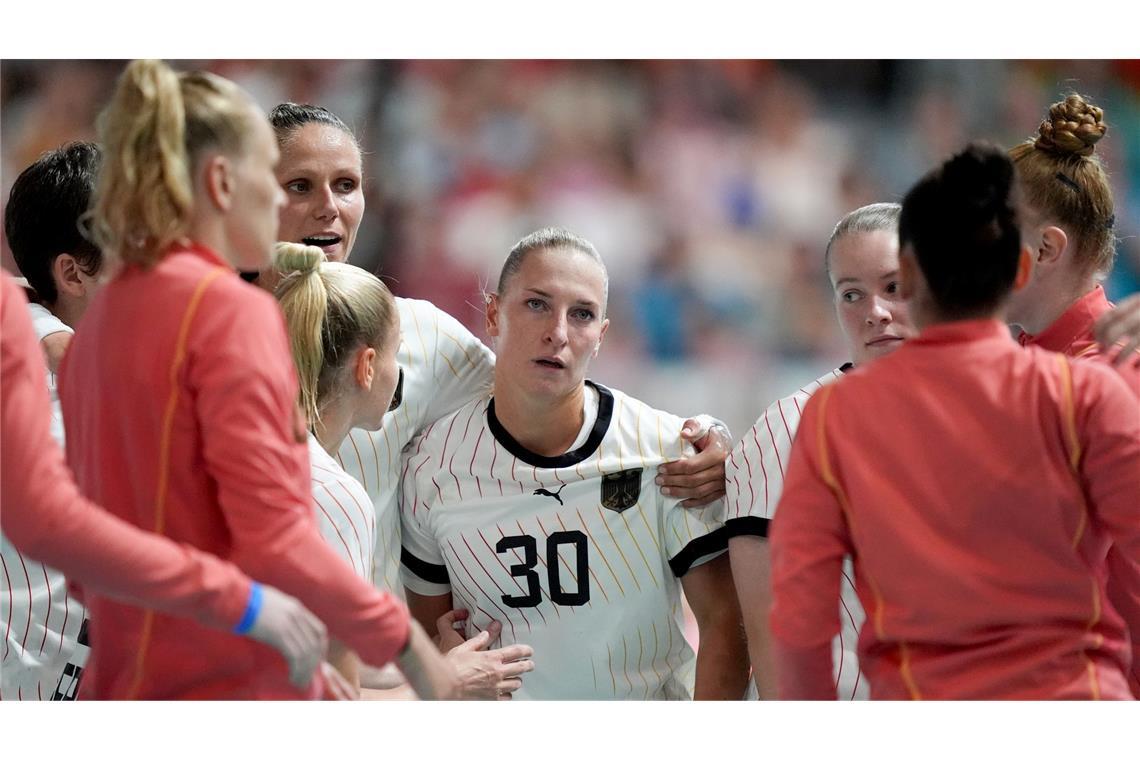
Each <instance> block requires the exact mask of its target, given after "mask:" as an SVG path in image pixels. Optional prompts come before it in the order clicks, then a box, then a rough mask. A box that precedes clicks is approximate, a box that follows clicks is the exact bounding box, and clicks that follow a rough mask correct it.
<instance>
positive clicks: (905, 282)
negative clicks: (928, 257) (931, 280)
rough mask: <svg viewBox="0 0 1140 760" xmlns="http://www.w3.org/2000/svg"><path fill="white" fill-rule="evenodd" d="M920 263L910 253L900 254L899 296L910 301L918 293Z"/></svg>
mask: <svg viewBox="0 0 1140 760" xmlns="http://www.w3.org/2000/svg"><path fill="white" fill-rule="evenodd" d="M920 276H921V275H920V274H919V272H918V262H916V261H915V260H914V256H912V255H911V254H910V253H899V295H900V296H902V297H903V300H905V301H909V300H911V299H913V298H914V296H915V294H916V293H917V292H918V277H920Z"/></svg>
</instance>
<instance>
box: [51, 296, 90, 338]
mask: <svg viewBox="0 0 1140 760" xmlns="http://www.w3.org/2000/svg"><path fill="white" fill-rule="evenodd" d="M47 309H48V311H50V312H51V313H52V314H54V315H55V316H56V317H57V318H58V319H59V321H60V322H63V323H64V324H65V325H67V326H68V327H70V328H72V329H73V330H74V329H75V326H76V325H77V324H79V318H80V317H81V316H83V304H82V303H79V302H77V301H75V300H73V299H71V298H69V297H68V296H65V295H62V294H60V296H59V298H57V299H55V303H53V304H51V305H50V306H48V307H47Z"/></svg>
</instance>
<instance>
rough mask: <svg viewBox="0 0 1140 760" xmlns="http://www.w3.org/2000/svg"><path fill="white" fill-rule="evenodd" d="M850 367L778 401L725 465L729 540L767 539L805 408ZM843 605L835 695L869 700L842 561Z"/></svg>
mask: <svg viewBox="0 0 1140 760" xmlns="http://www.w3.org/2000/svg"><path fill="white" fill-rule="evenodd" d="M850 368H851V365H850V364H845V365H843V367H840V368H839V369H836V370H832V371H831V372H828V373H827V374H826V375H824V376H823V377H821V378H819V379H817V380H814V381H812V382H811V383H809V384H808V385H805V386H804V387H803V388H801V389H799V390H798V391H796V392H795V393H793V394H792V395H790V396H788V397H786V398H782V399H779V400H778V401H776V402H775V403H774V404H772V405H771V406H769V407H768V408H767V409H766V410H765V411H764V414H763V415H761V416H760V419H758V420H756V424H755V425H753V426H752V429H751V430H749V431H748V432H747V433H745V434H744V437H743V438H741V440H740V442H739V443H737V444H736V446H735V447H734V448H733V450H732V453H731V454H730V455H729V457H728V461H726V462H725V463H724V467H725V481H726V482H725V486H726V489H725V490H726V493H725V505H726V520H725V522H726V530H727V531H728V533H729V535H740V534H742V533H750V534H754V535H761V536H765V537H766V536H767V535H768V526H769V524H770V523H771V520H772V518H773V517H774V516H775V514H776V505H777V504H778V503H779V501H780V495H781V493H782V492H783V489H784V470H785V468H787V466H788V456H789V455H790V454H791V451H792V439H793V438H794V436H795V433H796V428H797V427H798V426H799V424H800V415H801V414H802V413H803V409H804V406H805V405H806V404H807V402H808V399H810V398H811V397H812V394H814V393H815V392H816V391H818V390H819V389H820V388H822V387H823V386H825V385H827V384H828V383H833V382H835V381H836V380H837V379H839V378H840V377H843V373H844V372H845V371H846V370H847V369H850ZM839 606H840V609H839V619H840V623H841V624H840V629H839V635H838V636H836V637H835V640H834V641H833V642H832V659H833V662H834V672H835V682H836V685H835V688H836V694H837V696H838V697H839V699H868V698H869V697H870V688H869V686H868V685H867V681H866V679H865V678H863V677H862V674H861V673H860V672H859V661H858V659H857V658H856V656H855V649H856V645H857V643H858V638H859V628H860V626H862V625H863V620H864V618H865V615H864V613H863V606H862V605H861V604H860V603H859V597H858V596H856V594H855V573H854V569H853V566H852V564H851V558H850V557H847V558H846V559H845V560H844V562H843V580H842V587H841V589H840V597H839Z"/></svg>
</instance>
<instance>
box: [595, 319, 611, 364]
mask: <svg viewBox="0 0 1140 760" xmlns="http://www.w3.org/2000/svg"><path fill="white" fill-rule="evenodd" d="M608 329H610V321H609V320H608V319H606V320H604V321H603V322H602V331H601V333H599V334H598V342H597V343H596V344H595V345H594V356H597V355H598V352H599V351H601V350H602V341H603V340H605V338H606V330H608Z"/></svg>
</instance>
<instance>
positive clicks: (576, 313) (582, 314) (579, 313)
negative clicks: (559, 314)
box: [570, 309, 594, 322]
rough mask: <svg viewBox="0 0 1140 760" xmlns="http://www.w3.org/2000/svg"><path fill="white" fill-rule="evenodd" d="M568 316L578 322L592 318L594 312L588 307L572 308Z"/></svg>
mask: <svg viewBox="0 0 1140 760" xmlns="http://www.w3.org/2000/svg"><path fill="white" fill-rule="evenodd" d="M570 316H571V317H573V318H574V319H577V320H578V321H580V322H589V321H591V320H592V319H593V318H594V312H592V311H590V310H589V309H574V310H573V311H572V312H570Z"/></svg>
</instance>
